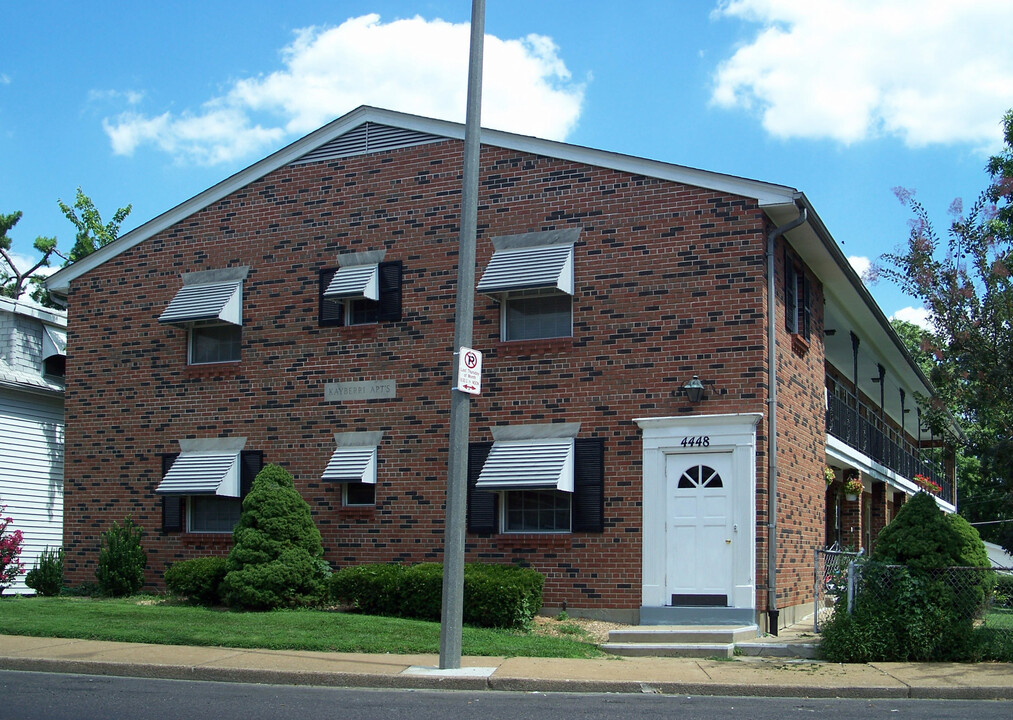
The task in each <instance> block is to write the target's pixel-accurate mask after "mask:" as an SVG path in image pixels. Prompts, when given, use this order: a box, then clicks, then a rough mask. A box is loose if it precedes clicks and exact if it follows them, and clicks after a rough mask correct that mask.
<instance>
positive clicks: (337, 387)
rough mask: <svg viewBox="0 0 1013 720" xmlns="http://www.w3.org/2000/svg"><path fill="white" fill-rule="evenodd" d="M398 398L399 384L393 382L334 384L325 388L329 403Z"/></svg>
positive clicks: (325, 396) (368, 381) (329, 384)
mask: <svg viewBox="0 0 1013 720" xmlns="http://www.w3.org/2000/svg"><path fill="white" fill-rule="evenodd" d="M396 397H397V383H396V382H394V381H393V380H364V381H362V382H332V383H327V385H325V386H324V400H326V401H327V402H348V401H349V400H376V399H383V398H396Z"/></svg>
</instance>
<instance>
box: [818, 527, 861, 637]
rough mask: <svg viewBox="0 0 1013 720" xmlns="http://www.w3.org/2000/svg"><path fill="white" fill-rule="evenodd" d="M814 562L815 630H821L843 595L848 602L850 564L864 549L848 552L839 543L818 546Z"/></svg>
mask: <svg viewBox="0 0 1013 720" xmlns="http://www.w3.org/2000/svg"><path fill="white" fill-rule="evenodd" d="M814 554H815V558H814V562H813V630H814V631H815V632H819V631H820V624H821V623H822V622H824V621H825V619H826V618H828V617H829V616H830V614H831V613H832V612H833V609H834V606H835V605H836V604H837V601H838V600H840V599H841V598H842V597H843V598H845V602H847V595H848V564H849V563H850V562H851V561H852V560H854V559H855V558H857V557H858V556H859V555H861V554H862V551H861V550H859V551H858V552H848V551H845V550H841V549H839V547H838V545H837V543H834V544H833V545H831V546H830V547H828V548H816V550H815V551H814Z"/></svg>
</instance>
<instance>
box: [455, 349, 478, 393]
mask: <svg viewBox="0 0 1013 720" xmlns="http://www.w3.org/2000/svg"><path fill="white" fill-rule="evenodd" d="M457 389H458V390H460V391H461V392H466V393H470V394H471V395H481V394H482V353H481V352H479V351H478V350H472V349H471V348H466V347H463V348H461V352H460V353H458V356H457Z"/></svg>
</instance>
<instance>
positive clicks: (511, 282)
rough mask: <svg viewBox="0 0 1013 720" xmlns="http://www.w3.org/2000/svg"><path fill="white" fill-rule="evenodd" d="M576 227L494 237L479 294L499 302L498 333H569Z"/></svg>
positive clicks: (509, 336) (516, 336)
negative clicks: (491, 254)
mask: <svg viewBox="0 0 1013 720" xmlns="http://www.w3.org/2000/svg"><path fill="white" fill-rule="evenodd" d="M579 234H580V230H579V229H577V228H573V229H567V230H552V231H547V232H534V233H526V234H524V235H509V236H503V237H497V238H493V240H492V243H493V247H494V248H495V252H494V253H493V256H492V259H491V260H490V261H489V264H488V265H487V266H486V268H485V272H484V273H483V275H482V279H481V280H479V283H478V292H480V293H484V294H486V295H489V296H491V297H493V298H494V299H495V300H497V301H498V302H499V303H500V313H501V314H500V336H501V337H502V338H503V339H504V340H534V339H539V338H555V337H571V336H572V335H573V255H574V252H573V247H574V243H575V242H576V240H577V238H578V237H579Z"/></svg>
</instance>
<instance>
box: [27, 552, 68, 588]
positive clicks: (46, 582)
mask: <svg viewBox="0 0 1013 720" xmlns="http://www.w3.org/2000/svg"><path fill="white" fill-rule="evenodd" d="M25 585H27V586H28V587H30V588H31V589H32V590H34V591H35V593H36V594H37V595H41V596H43V597H53V596H56V595H59V594H60V591H61V590H63V548H57V549H56V550H50V549H49V548H48V547H47V548H46V549H45V550H43V551H42V554H40V555H39V560H38V562H36V563H35V567H34V568H32V569H31V570H29V571H28V574H27V575H25Z"/></svg>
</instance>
